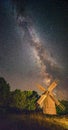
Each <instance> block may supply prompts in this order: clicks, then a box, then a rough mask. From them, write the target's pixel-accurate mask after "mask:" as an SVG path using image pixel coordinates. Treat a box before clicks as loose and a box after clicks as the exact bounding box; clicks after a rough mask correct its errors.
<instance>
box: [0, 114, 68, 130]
mask: <svg viewBox="0 0 68 130" xmlns="http://www.w3.org/2000/svg"><path fill="white" fill-rule="evenodd" d="M67 129H68V116H48V115H43V114H42V113H23V114H8V115H3V116H2V115H1V116H0V130H67Z"/></svg>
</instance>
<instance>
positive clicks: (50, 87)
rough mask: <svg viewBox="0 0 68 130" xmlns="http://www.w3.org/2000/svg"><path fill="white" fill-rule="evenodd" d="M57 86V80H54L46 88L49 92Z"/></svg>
mask: <svg viewBox="0 0 68 130" xmlns="http://www.w3.org/2000/svg"><path fill="white" fill-rule="evenodd" d="M57 84H58V80H55V81H54V82H53V83H52V84H51V85H50V86H49V88H48V91H49V92H51V91H52V90H53V89H54V88H55V87H56V86H57Z"/></svg>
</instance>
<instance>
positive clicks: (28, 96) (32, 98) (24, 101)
mask: <svg viewBox="0 0 68 130" xmlns="http://www.w3.org/2000/svg"><path fill="white" fill-rule="evenodd" d="M37 97H38V94H37V93H36V92H35V91H21V90H17V89H16V90H15V91H13V92H11V93H10V98H9V106H10V107H15V108H18V109H21V110H35V109H36V105H35V104H36V100H37Z"/></svg>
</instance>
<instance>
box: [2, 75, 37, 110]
mask: <svg viewBox="0 0 68 130" xmlns="http://www.w3.org/2000/svg"><path fill="white" fill-rule="evenodd" d="M38 97H39V95H38V94H37V92H35V91H21V90H19V89H16V90H14V91H10V85H9V84H8V83H7V82H6V80H5V79H4V78H2V77H1V78H0V107H5V108H16V109H19V110H36V101H37V99H38Z"/></svg>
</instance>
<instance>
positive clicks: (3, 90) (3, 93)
mask: <svg viewBox="0 0 68 130" xmlns="http://www.w3.org/2000/svg"><path fill="white" fill-rule="evenodd" d="M9 93H10V86H9V84H8V83H7V82H6V81H5V79H4V78H2V77H0V106H6V105H7V103H8V98H9Z"/></svg>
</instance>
